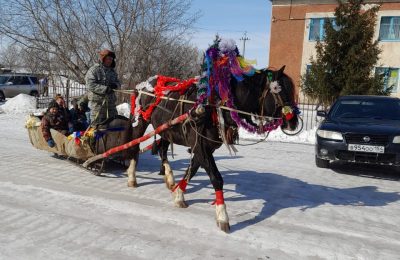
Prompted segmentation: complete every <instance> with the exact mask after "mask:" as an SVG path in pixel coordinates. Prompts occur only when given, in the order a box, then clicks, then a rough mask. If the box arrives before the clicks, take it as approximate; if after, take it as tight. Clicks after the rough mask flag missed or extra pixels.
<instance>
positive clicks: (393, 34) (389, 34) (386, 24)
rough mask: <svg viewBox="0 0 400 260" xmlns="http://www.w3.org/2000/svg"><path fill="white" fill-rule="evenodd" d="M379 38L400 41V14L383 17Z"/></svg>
mask: <svg viewBox="0 0 400 260" xmlns="http://www.w3.org/2000/svg"><path fill="white" fill-rule="evenodd" d="M379 40H381V41H400V16H383V17H382V18H381V26H380V28H379Z"/></svg>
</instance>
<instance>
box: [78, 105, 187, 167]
mask: <svg viewBox="0 0 400 260" xmlns="http://www.w3.org/2000/svg"><path fill="white" fill-rule="evenodd" d="M188 117H189V114H188V113H185V114H183V115H180V116H178V117H177V118H174V119H173V120H171V121H169V122H167V123H164V124H162V125H160V126H159V127H157V128H156V129H155V130H153V131H151V132H150V133H148V134H146V135H144V136H142V137H139V138H136V139H134V140H132V141H130V142H129V143H126V144H123V145H120V146H116V147H114V148H111V149H109V150H108V151H106V152H104V153H101V154H98V155H95V156H93V157H91V158H89V159H87V160H86V161H85V162H84V163H83V164H82V166H83V167H86V168H87V167H88V166H89V165H90V164H92V163H93V162H95V161H97V160H100V159H103V158H106V157H108V156H110V155H111V154H114V153H118V152H120V151H123V150H126V149H128V148H130V147H132V146H135V145H137V144H140V143H141V142H144V141H146V140H147V139H149V138H150V137H152V136H155V135H156V134H159V133H161V132H162V131H164V130H166V129H168V128H169V127H171V126H173V125H176V124H179V123H181V122H183V121H185V120H186V119H187V118H188Z"/></svg>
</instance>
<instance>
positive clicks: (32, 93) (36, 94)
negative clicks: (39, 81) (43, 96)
mask: <svg viewBox="0 0 400 260" xmlns="http://www.w3.org/2000/svg"><path fill="white" fill-rule="evenodd" d="M29 95H31V96H34V97H39V93H38V92H37V91H36V90H34V91H31V93H30V94H29Z"/></svg>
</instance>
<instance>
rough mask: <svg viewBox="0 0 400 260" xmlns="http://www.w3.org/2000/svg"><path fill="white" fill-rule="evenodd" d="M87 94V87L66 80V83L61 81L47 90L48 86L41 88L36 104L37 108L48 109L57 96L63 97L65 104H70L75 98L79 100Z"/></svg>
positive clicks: (49, 86) (50, 85)
mask: <svg viewBox="0 0 400 260" xmlns="http://www.w3.org/2000/svg"><path fill="white" fill-rule="evenodd" d="M86 92H87V88H86V86H85V85H83V84H79V83H78V82H72V81H69V80H66V81H65V82H64V83H63V82H61V81H60V83H56V84H52V83H50V84H49V85H48V86H47V88H46V86H40V87H39V96H38V97H37V103H36V104H37V108H47V106H48V105H49V103H50V102H51V100H53V99H54V97H55V96H56V95H57V94H60V95H62V96H63V97H64V99H65V102H66V103H67V104H70V102H71V101H72V100H73V99H74V98H79V97H81V96H83V95H84V94H86Z"/></svg>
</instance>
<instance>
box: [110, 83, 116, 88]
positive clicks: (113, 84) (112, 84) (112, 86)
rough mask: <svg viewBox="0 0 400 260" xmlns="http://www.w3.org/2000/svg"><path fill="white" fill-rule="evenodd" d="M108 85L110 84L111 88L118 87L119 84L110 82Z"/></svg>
mask: <svg viewBox="0 0 400 260" xmlns="http://www.w3.org/2000/svg"><path fill="white" fill-rule="evenodd" d="M108 86H109V87H110V88H111V89H116V88H118V84H116V83H110V84H109V85H108Z"/></svg>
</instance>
